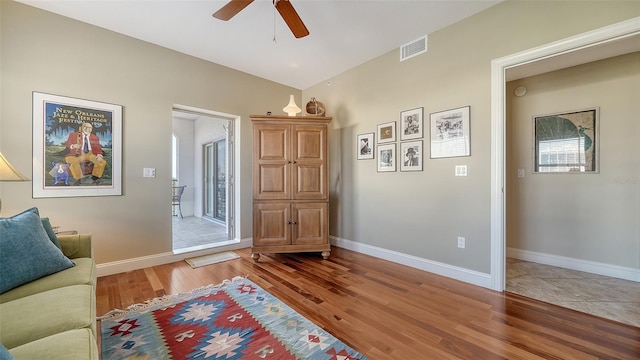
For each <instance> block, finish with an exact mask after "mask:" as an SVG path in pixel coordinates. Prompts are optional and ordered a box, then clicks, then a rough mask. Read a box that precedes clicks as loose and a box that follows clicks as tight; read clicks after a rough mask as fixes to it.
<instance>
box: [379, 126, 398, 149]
mask: <svg viewBox="0 0 640 360" xmlns="http://www.w3.org/2000/svg"><path fill="white" fill-rule="evenodd" d="M394 141H396V122H395V121H392V122H388V123H384V124H380V125H378V144H384V143H388V142H394Z"/></svg>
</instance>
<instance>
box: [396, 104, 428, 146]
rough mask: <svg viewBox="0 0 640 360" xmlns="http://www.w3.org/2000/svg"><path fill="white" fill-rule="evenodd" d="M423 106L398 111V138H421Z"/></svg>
mask: <svg viewBox="0 0 640 360" xmlns="http://www.w3.org/2000/svg"><path fill="white" fill-rule="evenodd" d="M422 116H423V108H416V109H411V110H405V111H403V112H401V113H400V140H401V141H403V140H412V139H421V138H422V136H423V135H422V134H423V131H422V129H423V128H424V126H423V120H422Z"/></svg>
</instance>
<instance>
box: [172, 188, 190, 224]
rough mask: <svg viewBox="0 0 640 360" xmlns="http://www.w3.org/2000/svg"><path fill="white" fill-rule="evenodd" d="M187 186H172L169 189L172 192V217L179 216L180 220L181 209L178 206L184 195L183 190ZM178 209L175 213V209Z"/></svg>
mask: <svg viewBox="0 0 640 360" xmlns="http://www.w3.org/2000/svg"><path fill="white" fill-rule="evenodd" d="M186 187H187V185H182V186H173V187H171V190H172V196H171V206H172V207H173V210H174V211H173V215H174V216H177V215H180V219H182V218H183V217H182V207H181V206H180V203H181V201H182V194H183V193H184V188H186ZM176 206H177V207H178V212H177V213H176V211H175V207H176Z"/></svg>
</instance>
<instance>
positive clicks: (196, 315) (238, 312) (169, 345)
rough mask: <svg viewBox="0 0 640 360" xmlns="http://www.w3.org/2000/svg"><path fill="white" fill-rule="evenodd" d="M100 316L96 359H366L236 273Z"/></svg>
mask: <svg viewBox="0 0 640 360" xmlns="http://www.w3.org/2000/svg"><path fill="white" fill-rule="evenodd" d="M99 319H100V320H101V326H100V327H101V332H102V359H103V360H112V359H115V360H119V359H122V360H125V359H126V360H134V359H135V360H138V359H148V360H152V359H153V360H156V359H225V360H232V359H272V360H285V359H313V360H323V359H327V360H349V359H366V358H365V357H364V356H363V355H361V354H359V353H357V352H356V351H355V350H353V349H351V348H350V347H349V346H347V345H345V344H344V343H342V342H341V341H340V340H338V339H336V338H335V337H334V336H332V335H331V334H329V333H327V332H326V331H324V330H323V329H322V328H320V327H318V326H316V325H315V324H313V323H312V322H311V321H309V320H307V319H305V318H304V317H302V316H301V315H300V314H298V313H297V312H295V311H294V310H293V309H291V308H290V307H288V306H287V305H285V304H284V303H282V302H281V301H280V300H278V299H277V298H275V297H274V296H272V295H271V294H269V293H267V292H266V291H264V290H263V289H262V288H260V287H259V286H258V285H256V284H254V283H253V282H252V281H250V280H248V279H246V278H242V277H236V278H234V279H233V280H227V281H225V282H223V283H222V284H219V285H210V286H207V287H203V288H198V289H196V290H194V291H192V292H190V293H188V294H180V295H174V296H165V297H162V298H157V299H153V300H150V301H148V302H147V303H145V304H138V305H133V306H131V307H129V308H128V309H126V310H113V311H111V312H109V313H108V314H106V315H104V316H102V317H100V318H99Z"/></svg>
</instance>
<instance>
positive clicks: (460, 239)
mask: <svg viewBox="0 0 640 360" xmlns="http://www.w3.org/2000/svg"><path fill="white" fill-rule="evenodd" d="M465 245H466V244H465V239H464V238H463V237H462V236H458V247H459V248H460V249H464V247H465Z"/></svg>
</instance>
